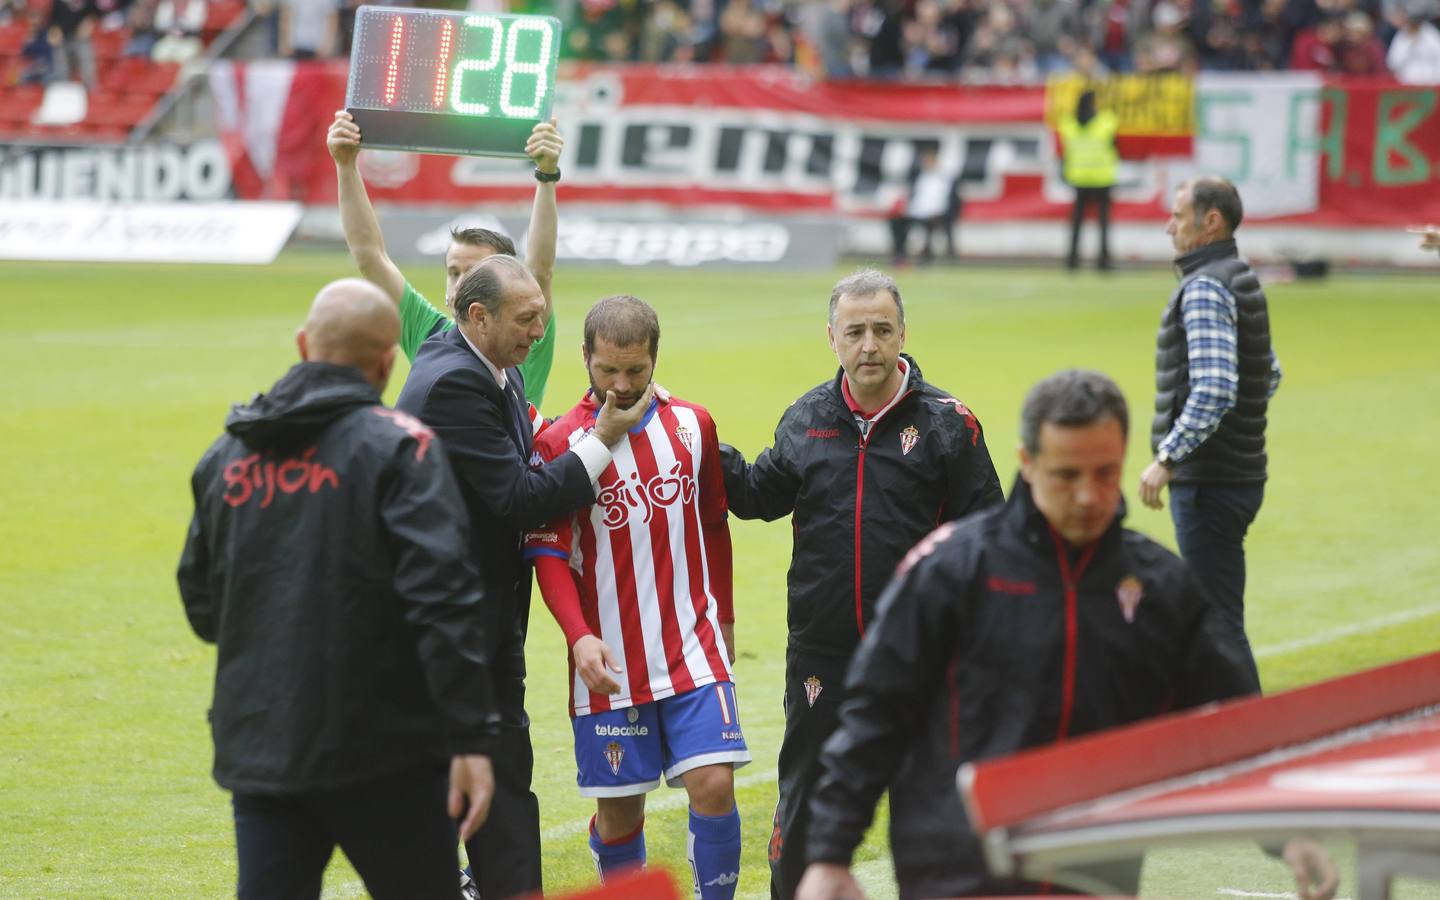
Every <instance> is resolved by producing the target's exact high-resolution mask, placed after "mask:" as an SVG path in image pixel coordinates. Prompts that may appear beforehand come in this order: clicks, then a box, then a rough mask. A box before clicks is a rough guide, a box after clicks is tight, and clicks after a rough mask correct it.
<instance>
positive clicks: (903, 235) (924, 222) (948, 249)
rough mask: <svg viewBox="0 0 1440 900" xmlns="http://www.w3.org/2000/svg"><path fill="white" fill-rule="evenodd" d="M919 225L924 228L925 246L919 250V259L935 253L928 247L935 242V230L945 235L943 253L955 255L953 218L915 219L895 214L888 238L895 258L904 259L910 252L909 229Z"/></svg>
mask: <svg viewBox="0 0 1440 900" xmlns="http://www.w3.org/2000/svg"><path fill="white" fill-rule="evenodd" d="M916 225H919V226H920V227H922V228H924V229H925V246H924V247H922V248H921V250H920V258H921V259H930V258H931V257H933V256H934V255H935V254H934V252H933V251H932V250H931V249H930V248H931V245H932V244H933V243H934V242H935V232H937V231H938V232H940V233H941V234H943V235H944V236H945V255H946V256H951V257H953V256H954V255H955V219H954V217H952V216H949V215H944V216H933V217H931V218H929V219H915V218H912V217H910V216H896V217H895V218H893V219H891V220H890V240H891V242H892V243H893V244H894V247H895V258H896V259H897V260H898V259H904V258H906V257H907V256H908V255H909V253H910V229H911V228H913V227H914V226H916Z"/></svg>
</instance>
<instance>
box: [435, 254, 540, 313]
mask: <svg viewBox="0 0 1440 900" xmlns="http://www.w3.org/2000/svg"><path fill="white" fill-rule="evenodd" d="M524 280H529V281H534V280H535V276H533V275H531V274H530V270H529V269H527V268H525V264H524V263H522V262H520V260H518V259H516V258H515V257H513V256H506V255H504V254H502V253H496V254H494V255H491V256H487V257H485V258H484V259H482V260H480V262H478V263H476V264H475V266H474V268H472V269H471V270H470V271H468V272H466V273H465V274H464V275H463V276H461V278H460V283H459V284H457V285H455V298H454V300H452V301H451V305H452V306H454V312H455V321H457V322H463V321H465V320H466V319H467V318H468V317H469V311H470V307H471V306H474V305H475V304H476V303H479V304H480V305H481V306H483V307H485V311H486V312H487V313H489V314H490V315H491V316H498V315H499V314H500V307H501V306H503V305H504V304H505V298H506V297H507V296H508V295H509V288H510V286H511V285H512V284H514V283H515V282H516V281H524Z"/></svg>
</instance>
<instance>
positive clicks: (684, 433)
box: [675, 425, 695, 452]
mask: <svg viewBox="0 0 1440 900" xmlns="http://www.w3.org/2000/svg"><path fill="white" fill-rule="evenodd" d="M675 439H676V440H678V441H679V442H680V443H682V444H684V445H685V449H686V450H688V451H691V452H694V450H695V447H694V446H693V442H694V440H695V437H694V435H692V434H691V433H690V429H688V428H686V427H685V426H684V425H676V426H675Z"/></svg>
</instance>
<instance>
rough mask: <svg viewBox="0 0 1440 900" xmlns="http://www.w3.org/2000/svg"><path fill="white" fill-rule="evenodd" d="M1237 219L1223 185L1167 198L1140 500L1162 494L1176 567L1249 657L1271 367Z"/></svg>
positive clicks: (1264, 317) (1276, 369) (1274, 382)
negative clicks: (1175, 273) (1170, 277)
mask: <svg viewBox="0 0 1440 900" xmlns="http://www.w3.org/2000/svg"><path fill="white" fill-rule="evenodd" d="M1242 216H1243V208H1242V206H1241V203H1240V194H1239V193H1238V192H1237V191H1236V190H1235V186H1234V185H1232V184H1231V183H1230V182H1228V181H1225V180H1224V179H1222V178H1216V177H1202V178H1196V179H1194V180H1193V181H1188V182H1186V183H1185V184H1182V185H1181V186H1180V188H1179V190H1177V191H1176V193H1175V203H1174V205H1173V206H1172V207H1171V213H1170V224H1169V226H1168V227H1167V228H1166V233H1168V234H1169V235H1170V237H1171V240H1172V241H1173V242H1174V244H1175V251H1176V253H1177V256H1176V259H1175V264H1176V266H1177V268H1178V269H1179V271H1180V275H1181V279H1180V286H1179V287H1178V288H1177V289H1176V291H1175V293H1174V294H1173V295H1171V297H1170V302H1169V303H1168V304H1167V305H1166V308H1165V313H1164V315H1163V316H1162V317H1161V320H1160V333H1159V335H1158V337H1157V340H1156V355H1155V387H1156V394H1155V420H1154V423H1153V425H1152V428H1151V448H1152V449H1153V450H1154V452H1155V460H1154V462H1152V463H1151V464H1150V465H1149V466H1147V467H1146V469H1145V471H1144V472H1143V473H1142V474H1141V476H1140V499H1141V500H1142V501H1144V503H1145V505H1146V506H1149V507H1151V508H1153V509H1160V508H1161V507H1162V506H1163V505H1164V504H1163V503H1162V501H1161V499H1160V494H1161V492H1162V491H1163V490H1164V489H1165V487H1166V486H1167V485H1168V486H1169V488H1170V516H1171V518H1172V519H1173V520H1174V522H1175V539H1176V542H1177V543H1178V544H1179V545H1180V555H1181V556H1183V557H1184V558H1185V561H1186V562H1188V563H1189V564H1190V566H1191V568H1192V569H1193V570H1194V571H1195V574H1196V576H1197V577H1198V578H1199V579H1200V581H1201V584H1202V585H1203V586H1204V588H1205V590H1206V591H1207V592H1208V593H1209V594H1210V596H1211V599H1212V600H1213V601H1214V602H1215V603H1217V604H1218V605H1219V607H1220V609H1221V611H1222V612H1223V614H1224V615H1225V618H1226V620H1227V622H1228V623H1229V624H1230V626H1231V627H1232V628H1233V629H1234V630H1235V632H1236V633H1237V635H1238V637H1239V639H1240V642H1241V643H1242V645H1243V646H1244V647H1245V648H1246V650H1247V652H1248V650H1249V643H1248V642H1247V641H1246V640H1245V546H1244V542H1245V532H1246V530H1247V529H1248V528H1249V527H1250V523H1251V522H1252V521H1254V519H1255V515H1256V513H1258V512H1259V511H1260V503H1261V501H1262V500H1263V499H1264V495H1265V477H1266V462H1267V460H1266V455H1265V417H1266V410H1267V408H1268V405H1269V401H1270V398H1271V397H1272V396H1273V395H1274V394H1275V391H1276V389H1277V388H1278V387H1279V386H1280V364H1279V361H1278V360H1277V359H1276V357H1275V351H1274V349H1273V348H1272V347H1271V344H1270V318H1269V312H1268V308H1267V305H1266V302H1265V293H1264V291H1262V290H1261V289H1260V282H1259V280H1258V279H1257V278H1256V277H1255V273H1254V271H1252V270H1251V268H1250V266H1249V264H1248V263H1246V262H1245V261H1244V260H1242V259H1240V257H1239V253H1238V251H1237V249H1236V247H1235V237H1234V235H1235V230H1236V229H1237V228H1239V227H1240V220H1241V218H1242ZM1250 665H1251V667H1252V668H1253V666H1254V660H1253V659H1251V661H1250Z"/></svg>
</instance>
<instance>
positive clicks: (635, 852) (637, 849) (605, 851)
mask: <svg viewBox="0 0 1440 900" xmlns="http://www.w3.org/2000/svg"><path fill="white" fill-rule="evenodd" d="M590 856H591V857H593V858H594V860H595V871H597V872H599V873H600V883H601V884H604V883H605V880H606V879H607V878H609V877H610V876H612V875H618V874H619V873H621V872H623V871H625V870H626V869H635V868H641V869H643V868H645V820H644V819H641V820H640V825H639V827H637V828H636V829H635V830H634V831H632V832H630V833H629V834H627V835H625V836H624V837H622V838H619V839H617V840H613V841H602V840H600V832H599V831H596V830H595V817H594V816H591V817H590Z"/></svg>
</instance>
